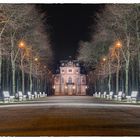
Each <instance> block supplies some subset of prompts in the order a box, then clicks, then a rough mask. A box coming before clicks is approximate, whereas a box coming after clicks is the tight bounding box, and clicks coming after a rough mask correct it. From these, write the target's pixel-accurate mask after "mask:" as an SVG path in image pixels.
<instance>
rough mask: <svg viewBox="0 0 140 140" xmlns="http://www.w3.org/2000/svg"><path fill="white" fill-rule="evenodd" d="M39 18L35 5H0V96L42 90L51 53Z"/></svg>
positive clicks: (45, 81) (47, 74) (40, 17)
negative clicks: (5, 93)
mask: <svg viewBox="0 0 140 140" xmlns="http://www.w3.org/2000/svg"><path fill="white" fill-rule="evenodd" d="M43 17H44V15H43V14H41V13H39V12H38V10H37V9H36V6H35V5H26V4H24V5H23V4H22V5H18V4H0V93H1V92H2V91H3V90H8V91H11V92H10V93H11V94H13V95H14V94H15V93H16V92H17V91H19V90H21V91H22V92H23V93H24V94H25V92H26V91H31V92H33V90H35V91H41V90H45V88H46V87H45V86H46V84H47V79H48V78H49V75H50V74H51V72H50V71H49V69H48V65H49V63H50V62H51V60H52V50H51V47H50V41H49V34H48V33H46V32H45V27H44V24H43V21H42V19H43Z"/></svg>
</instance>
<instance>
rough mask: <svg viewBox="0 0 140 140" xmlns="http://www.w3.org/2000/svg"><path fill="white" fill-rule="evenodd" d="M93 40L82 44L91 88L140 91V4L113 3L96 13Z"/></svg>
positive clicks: (80, 47) (79, 57) (93, 89)
mask: <svg viewBox="0 0 140 140" xmlns="http://www.w3.org/2000/svg"><path fill="white" fill-rule="evenodd" d="M94 28H95V29H96V31H94V32H93V33H92V36H91V38H92V39H91V41H89V42H88V41H87V42H83V41H81V42H80V43H79V50H78V59H79V60H80V61H81V62H82V63H83V64H85V67H86V69H87V72H88V76H89V78H88V79H89V81H88V82H89V90H92V93H93V92H95V91H97V92H99V91H101V92H103V91H107V92H110V91H114V92H115V93H116V94H117V93H118V91H123V92H124V93H125V94H126V95H128V94H130V92H131V91H132V90H138V91H140V5H139V4H126V5H123V4H122V5H119V4H110V5H105V7H104V9H103V10H102V11H100V12H98V14H96V27H95V25H94Z"/></svg>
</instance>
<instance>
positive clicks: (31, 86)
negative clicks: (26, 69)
mask: <svg viewBox="0 0 140 140" xmlns="http://www.w3.org/2000/svg"><path fill="white" fill-rule="evenodd" d="M29 76H30V92H31V93H32V92H33V81H32V61H31V62H30V74H29Z"/></svg>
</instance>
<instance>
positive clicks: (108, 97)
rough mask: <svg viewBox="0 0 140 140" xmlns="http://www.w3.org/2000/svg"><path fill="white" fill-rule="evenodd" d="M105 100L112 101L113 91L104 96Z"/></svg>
mask: <svg viewBox="0 0 140 140" xmlns="http://www.w3.org/2000/svg"><path fill="white" fill-rule="evenodd" d="M106 97H107V99H110V100H112V99H113V91H110V93H109V94H107V95H106Z"/></svg>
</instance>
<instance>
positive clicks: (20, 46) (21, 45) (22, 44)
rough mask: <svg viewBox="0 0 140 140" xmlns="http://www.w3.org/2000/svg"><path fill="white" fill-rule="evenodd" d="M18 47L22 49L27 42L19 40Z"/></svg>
mask: <svg viewBox="0 0 140 140" xmlns="http://www.w3.org/2000/svg"><path fill="white" fill-rule="evenodd" d="M18 47H19V48H21V49H23V48H25V42H24V41H21V42H19V45H18Z"/></svg>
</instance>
